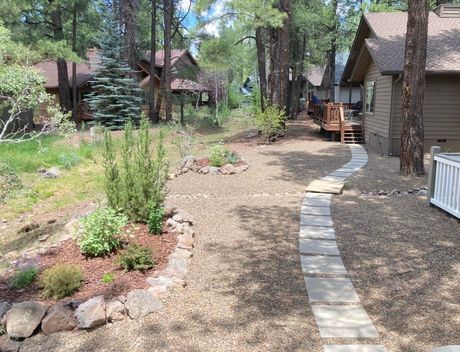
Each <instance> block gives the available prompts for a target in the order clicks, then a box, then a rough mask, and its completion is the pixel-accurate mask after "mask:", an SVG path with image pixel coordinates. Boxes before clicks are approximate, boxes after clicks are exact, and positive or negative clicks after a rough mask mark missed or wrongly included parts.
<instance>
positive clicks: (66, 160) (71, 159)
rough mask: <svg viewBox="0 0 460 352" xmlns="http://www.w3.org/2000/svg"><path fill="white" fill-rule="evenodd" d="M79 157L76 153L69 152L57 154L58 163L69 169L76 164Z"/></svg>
mask: <svg viewBox="0 0 460 352" xmlns="http://www.w3.org/2000/svg"><path fill="white" fill-rule="evenodd" d="M79 162H80V158H79V156H78V155H77V153H75V152H74V153H70V154H60V155H59V164H60V165H62V167H64V169H67V170H70V169H71V168H73V167H74V166H76V165H78V163H79Z"/></svg>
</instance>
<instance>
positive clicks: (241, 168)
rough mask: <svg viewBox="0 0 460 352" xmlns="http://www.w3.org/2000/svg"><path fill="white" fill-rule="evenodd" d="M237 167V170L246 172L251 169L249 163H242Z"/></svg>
mask: <svg viewBox="0 0 460 352" xmlns="http://www.w3.org/2000/svg"><path fill="white" fill-rule="evenodd" d="M236 169H237V172H244V171H246V170H247V169H249V166H248V164H242V165H239V166H237V167H236Z"/></svg>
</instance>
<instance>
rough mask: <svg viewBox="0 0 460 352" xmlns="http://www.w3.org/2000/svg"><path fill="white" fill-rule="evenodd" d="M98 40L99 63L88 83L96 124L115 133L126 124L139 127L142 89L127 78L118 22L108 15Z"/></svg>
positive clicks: (129, 77) (126, 67) (128, 72)
mask: <svg viewBox="0 0 460 352" xmlns="http://www.w3.org/2000/svg"><path fill="white" fill-rule="evenodd" d="M106 27H107V28H105V30H104V33H103V34H102V37H101V40H100V47H101V51H100V64H99V66H98V69H97V71H96V73H95V75H94V78H93V80H92V81H91V86H92V87H93V90H94V91H93V93H92V94H91V96H90V97H89V98H88V102H89V104H90V106H91V108H92V109H94V113H93V116H94V119H95V121H96V122H97V123H100V124H102V125H104V126H105V127H107V128H109V129H112V130H115V129H121V128H123V127H124V126H125V125H126V123H127V122H128V121H131V122H132V123H133V124H134V125H138V124H139V121H140V117H141V109H140V105H141V97H140V96H141V90H140V89H139V86H138V83H137V82H136V80H135V79H133V78H132V76H130V75H131V74H132V72H131V69H130V68H129V67H128V65H127V64H126V62H125V61H124V59H123V43H122V36H121V34H120V32H119V29H118V24H117V22H116V21H115V20H114V19H113V18H112V15H109V16H108V18H107V20H106Z"/></svg>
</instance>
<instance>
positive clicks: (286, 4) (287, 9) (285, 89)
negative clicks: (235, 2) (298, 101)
mask: <svg viewBox="0 0 460 352" xmlns="http://www.w3.org/2000/svg"><path fill="white" fill-rule="evenodd" d="M280 6H281V11H283V12H284V13H285V14H286V15H287V17H286V18H285V19H284V21H283V25H282V26H281V27H280V28H279V29H278V31H279V34H278V46H279V55H280V60H281V62H280V83H279V84H280V96H279V106H280V107H281V108H284V109H285V111H286V112H288V111H289V106H288V96H289V42H290V36H289V28H290V22H291V1H290V0H281V1H280Z"/></svg>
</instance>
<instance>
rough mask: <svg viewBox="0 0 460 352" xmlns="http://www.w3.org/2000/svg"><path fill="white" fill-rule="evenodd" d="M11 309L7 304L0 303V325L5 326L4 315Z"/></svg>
mask: <svg viewBox="0 0 460 352" xmlns="http://www.w3.org/2000/svg"><path fill="white" fill-rule="evenodd" d="M10 309H11V304H9V303H8V302H0V324H5V321H4V319H5V318H6V313H7V312H8V311H9V310H10Z"/></svg>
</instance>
